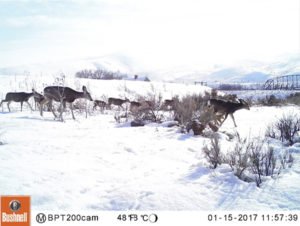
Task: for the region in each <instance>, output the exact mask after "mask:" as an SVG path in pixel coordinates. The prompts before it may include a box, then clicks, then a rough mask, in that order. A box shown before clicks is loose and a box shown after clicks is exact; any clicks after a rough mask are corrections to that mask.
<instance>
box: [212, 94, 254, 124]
mask: <svg viewBox="0 0 300 226" xmlns="http://www.w3.org/2000/svg"><path fill="white" fill-rule="evenodd" d="M238 100H239V103H235V102H231V101H224V100H217V99H210V100H209V105H210V106H212V107H213V110H214V113H215V114H216V116H217V120H218V121H220V126H222V124H223V123H224V121H225V120H226V119H227V117H228V115H230V116H231V118H232V120H233V123H234V126H235V127H237V125H236V123H235V120H234V116H233V113H234V112H236V111H237V110H240V109H247V110H250V107H249V105H248V104H247V103H246V101H244V100H243V99H238ZM223 115H225V118H224V120H223V121H222V122H221V118H222V116H223Z"/></svg>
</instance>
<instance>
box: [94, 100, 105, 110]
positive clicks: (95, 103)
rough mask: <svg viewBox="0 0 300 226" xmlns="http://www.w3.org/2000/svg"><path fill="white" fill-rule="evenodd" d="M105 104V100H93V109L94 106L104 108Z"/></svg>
mask: <svg viewBox="0 0 300 226" xmlns="http://www.w3.org/2000/svg"><path fill="white" fill-rule="evenodd" d="M106 106H107V104H106V102H105V101H102V100H94V107H93V110H95V109H96V107H100V109H101V110H104V108H105V107H106Z"/></svg>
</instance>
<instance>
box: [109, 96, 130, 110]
mask: <svg viewBox="0 0 300 226" xmlns="http://www.w3.org/2000/svg"><path fill="white" fill-rule="evenodd" d="M126 102H130V101H129V100H128V99H127V98H125V100H122V99H118V98H112V97H110V98H108V106H109V107H111V105H112V104H113V105H116V106H118V107H121V108H122V109H124V108H123V106H122V105H123V104H124V103H126Z"/></svg>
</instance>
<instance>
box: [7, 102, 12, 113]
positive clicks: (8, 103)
mask: <svg viewBox="0 0 300 226" xmlns="http://www.w3.org/2000/svg"><path fill="white" fill-rule="evenodd" d="M10 103H11V101H8V102H7V108H8V110H9V112H10V108H9V105H10Z"/></svg>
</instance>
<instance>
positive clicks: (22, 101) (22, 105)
mask: <svg viewBox="0 0 300 226" xmlns="http://www.w3.org/2000/svg"><path fill="white" fill-rule="evenodd" d="M22 108H23V101H21V111H22Z"/></svg>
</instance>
